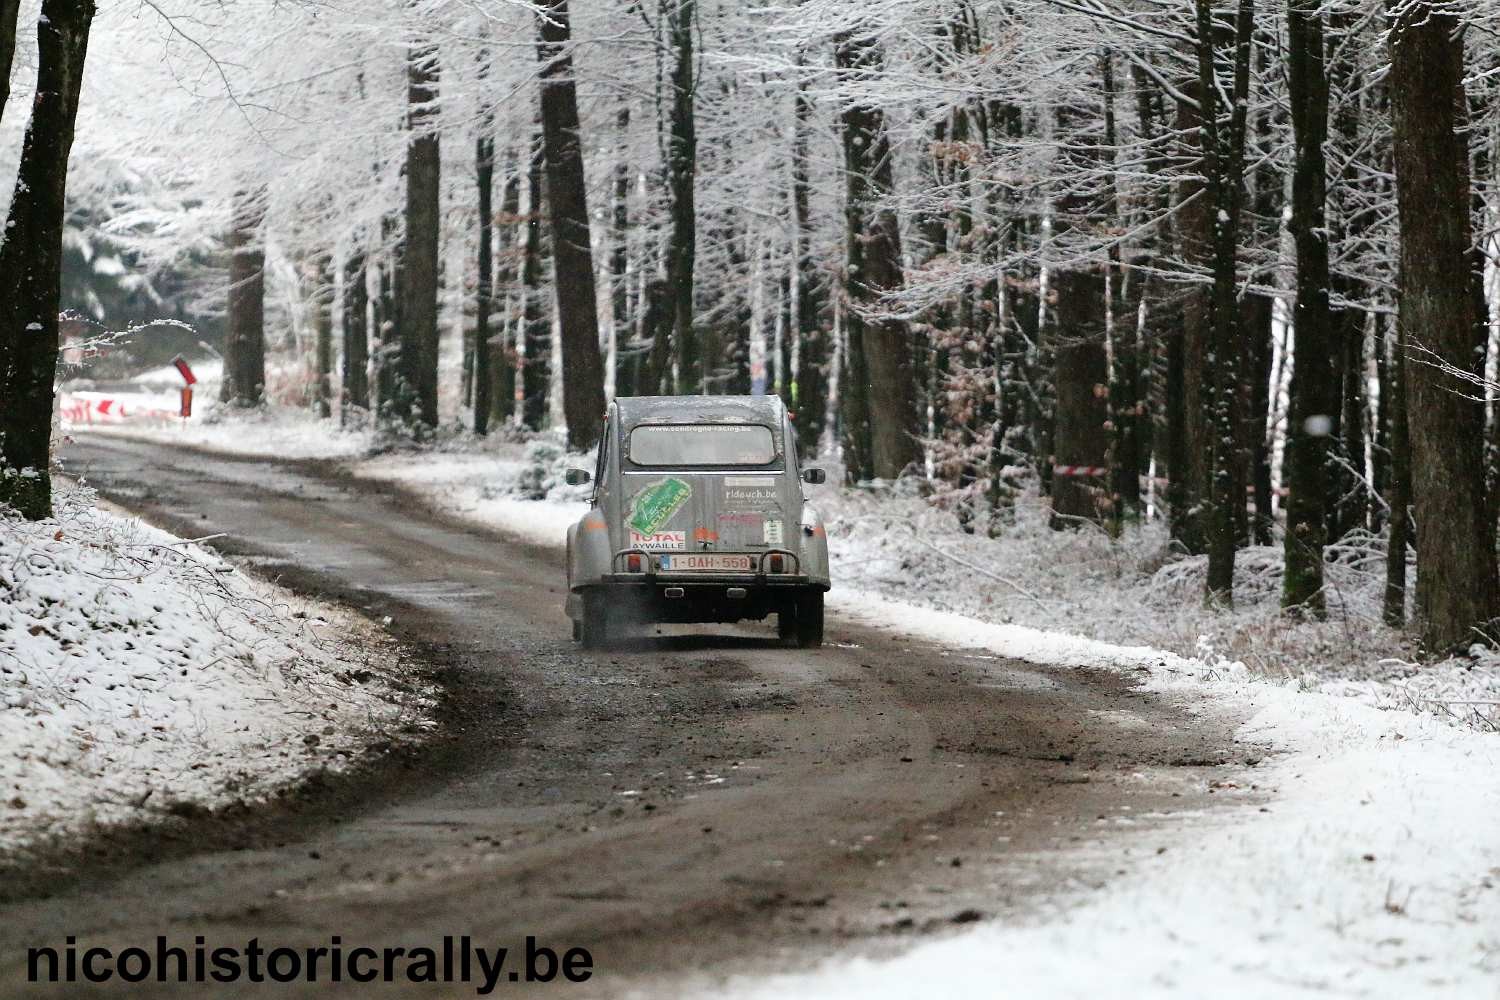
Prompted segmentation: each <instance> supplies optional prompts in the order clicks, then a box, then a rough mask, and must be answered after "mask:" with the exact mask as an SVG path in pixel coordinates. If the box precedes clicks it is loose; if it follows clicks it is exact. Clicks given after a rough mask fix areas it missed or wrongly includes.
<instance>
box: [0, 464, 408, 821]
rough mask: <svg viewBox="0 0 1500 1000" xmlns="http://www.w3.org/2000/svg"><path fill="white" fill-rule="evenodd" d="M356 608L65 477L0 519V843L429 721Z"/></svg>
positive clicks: (340, 763)
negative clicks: (223, 554)
mask: <svg viewBox="0 0 1500 1000" xmlns="http://www.w3.org/2000/svg"><path fill="white" fill-rule="evenodd" d="M398 661H399V652H398V650H397V649H395V648H394V646H393V644H392V643H391V642H390V641H389V640H388V639H386V638H384V637H383V636H381V635H380V634H379V633H378V630H377V629H375V628H374V627H373V626H371V625H369V624H368V623H366V622H364V621H363V620H362V619H359V618H357V617H356V616H354V615H351V614H348V613H345V612H342V611H339V610H336V609H333V608H330V607H326V606H322V605H317V604H312V603H309V602H306V601H302V600H299V599H296V598H294V597H293V596H292V595H290V594H288V593H286V592H284V591H281V590H279V589H277V588H274V587H271V586H269V585H267V584H263V583H260V582H258V581H254V580H251V579H249V578H248V577H246V576H244V575H243V574H241V573H239V572H237V571H236V570H235V569H234V568H233V567H231V566H229V565H228V564H226V563H224V562H223V561H222V560H220V559H219V558H218V557H216V556H215V555H213V554H211V553H209V552H207V551H206V550H204V549H202V548H200V547H198V546H195V545H192V544H189V543H187V542H184V541H182V540H180V539H177V538H174V537H172V536H170V535H167V534H165V533H163V532H160V531H157V530H155V529H153V528H150V527H147V526H145V525H142V524H141V523H140V522H139V521H136V520H134V519H131V518H129V517H126V516H123V515H122V514H120V513H116V512H112V511H110V510H105V509H100V508H99V507H98V506H96V504H95V500H94V497H93V496H92V494H91V493H89V492H88V491H85V490H79V489H64V490H60V491H59V494H58V509H57V516H56V517H55V519H53V520H50V521H45V522H41V523H36V524H27V523H24V522H21V521H18V520H14V519H10V518H0V697H3V702H0V851H4V850H10V849H14V848H17V847H21V846H25V845H28V844H35V843H39V842H42V841H45V840H49V839H51V838H54V837H58V836H66V835H70V834H76V833H82V832H86V831H88V830H89V829H92V828H95V827H98V826H100V825H110V824H118V823H126V822H136V821H149V820H150V819H152V818H153V817H157V816H164V815H168V814H172V813H182V812H184V811H188V810H194V809H199V808H215V807H218V806H222V805H226V804H229V803H232V802H236V801H244V802H254V801H255V800H257V799H259V798H262V797H264V796H267V795H269V794H271V793H273V792H274V791H276V790H277V789H280V788H283V787H286V786H288V785H290V784H293V783H295V782H296V781H298V780H299V779H300V778H302V777H304V776H306V775H308V774H311V773H313V772H319V771H338V770H340V769H342V768H344V767H346V766H347V765H348V764H349V763H350V762H351V761H353V760H354V759H355V758H356V757H357V756H358V755H360V753H361V752H362V751H363V750H364V749H366V748H367V747H368V746H369V745H371V744H372V743H374V742H376V741H387V740H390V739H391V738H392V737H396V738H405V737H404V736H402V734H403V733H408V734H409V733H416V732H420V731H421V730H423V729H425V728H427V727H428V726H429V725H430V721H429V714H430V709H431V707H432V700H431V696H430V693H429V692H426V691H422V690H417V689H414V688H413V687H412V685H411V682H410V680H409V679H403V678H402V677H401V675H400V671H399V670H398V669H397V667H398Z"/></svg>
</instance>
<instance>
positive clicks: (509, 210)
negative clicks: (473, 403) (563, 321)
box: [490, 148, 529, 423]
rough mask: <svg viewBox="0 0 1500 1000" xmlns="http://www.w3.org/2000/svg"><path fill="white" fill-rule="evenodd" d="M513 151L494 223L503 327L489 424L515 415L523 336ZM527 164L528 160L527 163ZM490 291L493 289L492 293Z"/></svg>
mask: <svg viewBox="0 0 1500 1000" xmlns="http://www.w3.org/2000/svg"><path fill="white" fill-rule="evenodd" d="M517 160H518V157H517V156H516V152H515V150H514V148H512V149H511V151H510V152H509V153H508V154H507V156H506V172H505V173H506V177H505V188H504V194H502V195H501V197H500V217H499V222H498V224H497V239H496V244H497V247H496V251H497V256H498V259H499V265H500V267H499V279H498V283H497V285H496V288H495V290H498V291H499V292H500V294H501V295H503V297H504V302H505V303H506V306H505V310H506V316H505V328H504V329H503V330H501V331H500V333H499V334H497V335H496V336H494V337H492V338H491V340H492V343H491V345H490V381H491V383H492V386H491V389H490V422H491V423H507V422H509V421H510V419H511V418H512V417H513V416H514V415H515V412H516V369H517V364H518V362H519V360H520V356H519V354H518V349H517V345H518V343H519V342H520V341H521V339H522V338H523V337H524V336H525V330H524V327H523V326H522V319H521V316H522V315H523V314H524V312H525V307H524V305H523V306H522V307H521V308H520V309H517V308H516V306H517V304H518V303H521V302H523V296H524V295H525V289H524V288H522V287H520V282H519V280H518V279H519V278H520V275H521V267H520V262H521V254H522V249H521V248H522V246H524V241H523V240H522V239H520V234H519V230H518V226H519V225H520V224H521V221H522V220H521V172H520V164H519V163H518V162H517ZM528 162H529V161H528ZM492 291H493V290H492Z"/></svg>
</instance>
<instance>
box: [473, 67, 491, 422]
mask: <svg viewBox="0 0 1500 1000" xmlns="http://www.w3.org/2000/svg"><path fill="white" fill-rule="evenodd" d="M482 58H483V59H484V60H485V61H484V62H482V63H481V64H480V78H481V79H483V78H484V77H485V76H486V75H487V74H486V72H485V70H486V67H487V66H488V58H489V57H488V54H486V55H485V56H483V57H482ZM494 127H495V112H494V109H493V108H491V107H490V106H489V105H488V104H486V105H485V109H484V112H483V113H482V114H481V115H480V118H479V136H478V138H477V139H475V141H474V171H475V182H476V185H477V187H478V189H479V206H478V207H479V252H478V256H479V259H478V260H477V261H476V264H477V265H478V269H479V284H478V287H477V288H476V289H475V292H474V433H475V434H477V435H479V436H480V437H483V436H485V435H486V434H488V433H489V432H490V412H491V410H492V409H493V404H492V399H491V396H492V394H493V392H494V388H495V387H494V377H493V374H492V372H491V371H490V365H491V351H490V346H491V345H490V305H491V299H492V298H493V296H494V282H495V261H494V252H495V212H494V197H495V136H494Z"/></svg>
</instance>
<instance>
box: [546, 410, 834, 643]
mask: <svg viewBox="0 0 1500 1000" xmlns="http://www.w3.org/2000/svg"><path fill="white" fill-rule="evenodd" d="M825 481H826V475H825V473H824V472H823V471H822V470H821V469H804V468H802V467H801V465H800V464H799V462H798V458H797V451H796V434H794V433H793V431H792V424H791V421H790V420H789V418H788V416H787V412H786V408H785V407H784V406H783V405H782V402H781V400H780V399H779V398H777V397H775V396H672V397H660V398H639V399H618V400H616V401H615V402H614V403H612V404H611V405H610V408H609V415H608V419H607V421H606V423H605V427H604V438H603V441H602V443H601V444H600V446H599V461H598V466H597V468H596V469H595V471H594V472H593V474H592V475H591V474H590V473H588V472H585V471H583V470H572V471H570V472H569V473H568V482H569V483H571V484H572V485H575V486H579V485H583V484H585V483H590V482H592V483H593V485H594V494H593V497H592V504H593V509H592V510H591V511H590V512H589V513H588V514H587V515H586V516H585V517H584V518H583V519H582V520H581V521H579V522H578V523H577V524H575V525H573V526H572V527H571V528H569V529H568V617H569V618H571V619H572V620H573V637H574V638H575V639H577V640H579V641H581V642H583V643H584V644H585V645H586V646H590V647H600V646H604V645H606V644H608V642H609V641H610V639H611V637H612V636H613V635H615V634H617V633H618V632H619V630H621V629H622V628H623V627H624V626H626V625H628V624H631V623H654V622H676V623H694V622H696V623H704V622H738V621H746V620H752V621H763V620H765V619H767V618H769V617H770V616H771V615H773V614H774V615H776V617H777V623H778V627H779V632H780V635H781V637H782V638H783V639H787V640H795V641H796V643H797V644H798V645H800V646H803V647H813V646H819V645H821V644H822V642H823V595H824V594H825V593H826V592H827V591H828V589H829V578H828V535H827V532H826V531H825V530H824V527H823V522H822V520H821V519H820V518H819V517H818V514H817V511H815V510H814V509H813V508H812V506H811V505H809V504H808V502H807V497H806V496H805V495H804V493H803V484H804V483H811V484H819V483H823V482H825Z"/></svg>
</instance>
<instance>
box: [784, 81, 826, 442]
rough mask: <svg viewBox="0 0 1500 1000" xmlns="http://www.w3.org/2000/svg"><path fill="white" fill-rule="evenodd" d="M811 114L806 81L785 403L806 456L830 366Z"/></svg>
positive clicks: (798, 126) (797, 123)
mask: <svg viewBox="0 0 1500 1000" xmlns="http://www.w3.org/2000/svg"><path fill="white" fill-rule="evenodd" d="M812 112H813V107H812V100H811V98H810V97H809V96H808V93H807V83H806V81H803V82H801V83H799V85H798V87H797V97H796V105H795V110H794V114H793V135H792V154H791V167H792V261H791V290H790V294H789V295H788V296H787V300H788V307H789V309H790V311H791V317H790V321H789V324H788V325H789V327H790V330H789V333H790V337H791V338H794V341H795V342H794V345H793V347H792V351H791V353H792V357H793V359H794V361H793V363H792V365H791V368H792V369H793V372H792V378H790V379H788V380H787V388H788V391H787V403H788V405H789V406H790V408H791V410H792V412H793V413H795V414H796V420H797V442H798V445H799V446H800V447H801V450H802V453H803V454H805V455H812V454H814V453H816V452H817V449H818V439H819V438H820V437H821V436H822V434H823V426H824V421H823V412H824V410H825V409H827V407H828V361H829V358H828V354H829V352H828V338H827V336H826V335H825V334H824V332H823V326H822V321H821V317H820V315H819V314H820V313H821V312H822V308H823V294H822V285H821V282H820V280H819V276H818V273H817V267H816V265H815V264H814V262H813V258H812V254H811V247H810V241H811V236H812V223H813V220H812V183H811V178H810V174H809V166H808V149H807V144H808V132H809V128H810V127H809V122H810V120H811V119H812Z"/></svg>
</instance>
